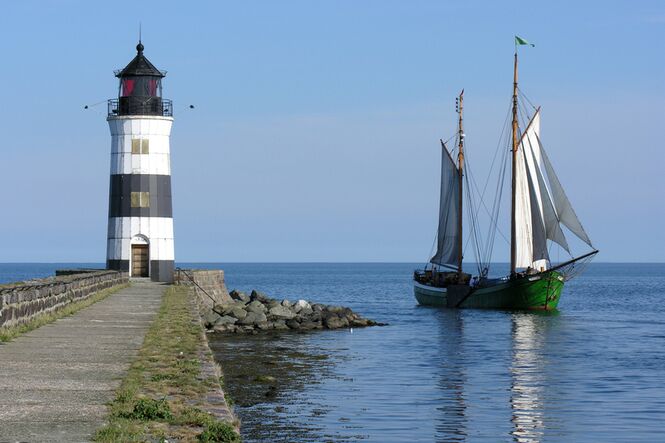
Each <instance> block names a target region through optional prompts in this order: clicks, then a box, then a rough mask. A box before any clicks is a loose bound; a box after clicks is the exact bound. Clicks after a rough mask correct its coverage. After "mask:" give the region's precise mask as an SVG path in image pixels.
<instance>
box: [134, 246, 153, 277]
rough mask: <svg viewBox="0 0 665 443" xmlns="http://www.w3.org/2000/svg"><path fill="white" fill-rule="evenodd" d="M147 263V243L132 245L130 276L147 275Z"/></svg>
mask: <svg viewBox="0 0 665 443" xmlns="http://www.w3.org/2000/svg"><path fill="white" fill-rule="evenodd" d="M148 265H149V257H148V245H132V277H148V276H149V268H148Z"/></svg>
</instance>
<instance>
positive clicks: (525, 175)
mask: <svg viewBox="0 0 665 443" xmlns="http://www.w3.org/2000/svg"><path fill="white" fill-rule="evenodd" d="M513 79H514V80H513V96H512V125H511V126H512V128H511V129H512V138H511V147H510V154H511V158H512V159H511V165H512V167H511V223H510V224H511V233H510V234H511V235H510V273H509V274H508V275H507V276H505V277H503V278H489V277H488V270H489V258H488V259H487V261H486V262H485V265H486V266H484V267H483V266H482V265H483V263H481V260H477V261H478V262H479V270H478V271H479V274H478V275H477V276H475V277H473V278H472V276H471V274H468V273H465V272H464V271H463V270H462V259H463V250H464V245H463V236H462V228H463V223H462V219H463V195H464V193H463V191H464V188H465V186H464V184H465V157H464V140H465V134H464V131H463V109H464V106H463V105H464V91H462V93H461V94H460V96H459V97H458V99H457V112H458V115H459V119H458V131H457V141H458V149H457V162H455V161H454V160H453V155H452V153H451V152H450V151H449V150H448V147H447V146H446V144H445V143H444V142H443V141H441V145H442V159H441V194H440V201H439V205H440V207H439V226H438V233H437V241H436V245H437V249H436V253H435V254H434V255H433V256H432V258H431V259H430V261H429V263H428V264H427V265H426V266H425V268H424V269H421V270H417V271H415V272H414V295H415V297H416V300H417V301H418V303H420V304H421V305H433V306H446V307H449V308H486V309H516V310H554V309H556V307H557V305H558V303H559V300H560V297H561V290H562V289H563V285H564V283H565V282H566V281H567V280H568V279H570V278H572V276H574V275H575V274H576V273H577V272H578V270H579V269H580V267H581V265H582V264H584V263H588V262H589V261H590V260H591V258H592V257H593V256H594V255H595V254H597V253H598V250H597V249H595V248H594V247H593V245H592V243H591V240H590V239H589V236H588V235H587V233H586V232H585V230H584V228H583V227H582V224H581V223H580V221H579V219H578V217H577V215H576V214H575V211H574V210H573V207H572V205H571V204H570V200H569V199H568V197H567V195H566V193H565V192H564V190H563V187H562V186H561V183H560V181H559V179H558V177H557V175H556V173H555V172H554V168H553V167H552V163H551V162H550V160H549V158H548V156H547V154H546V152H545V150H544V148H543V145H542V143H541V140H540V108H534V109H535V112H534V113H533V115H532V116H531V117H530V119H529V120H528V124H527V125H526V127H525V129H524V130H523V131H522V130H521V129H520V126H519V122H518V87H517V48H516V50H515V60H514V72H513ZM466 187H467V188H468V187H469V185H468V181H467V186H466ZM468 192H469V190H467V195H468ZM470 214H471V215H473V214H474V211H473V210H472V211H471V212H470ZM475 214H477V212H475ZM492 214H493V215H495V216H498V209H497V210H496V212H493V213H492ZM493 223H495V225H494V228H495V229H496V220H494V221H493ZM562 226H564V227H566V228H567V230H568V231H569V232H571V233H572V234H573V235H574V236H575V237H577V238H579V239H580V240H581V241H582V242H583V243H584V244H586V245H587V246H588V247H589V248H591V251H590V252H586V253H584V254H582V255H579V256H577V257H575V256H573V255H572V254H571V253H570V250H571V249H570V247H569V244H568V241H567V240H566V236H565V235H564V232H563V230H562ZM548 242H549V243H548ZM552 243H556V244H557V245H559V246H560V247H561V248H563V249H564V250H565V251H567V252H568V254H570V256H571V258H570V260H567V261H565V262H563V263H559V264H553V263H552V262H551V261H550V256H549V251H548V247H549V246H551V245H552ZM585 248H586V246H585ZM477 258H478V257H477Z"/></svg>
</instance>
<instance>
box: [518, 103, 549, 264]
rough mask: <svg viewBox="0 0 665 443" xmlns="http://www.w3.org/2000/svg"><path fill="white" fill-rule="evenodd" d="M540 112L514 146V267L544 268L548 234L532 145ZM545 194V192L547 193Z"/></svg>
mask: <svg viewBox="0 0 665 443" xmlns="http://www.w3.org/2000/svg"><path fill="white" fill-rule="evenodd" d="M539 133H540V112H536V114H535V115H534V116H533V118H532V119H531V122H529V125H528V126H527V129H526V131H524V133H523V134H522V138H521V139H520V142H519V144H518V146H517V161H516V164H515V230H516V237H515V242H516V244H515V249H516V252H517V257H516V262H515V266H516V267H517V268H528V267H531V268H538V269H540V268H543V267H544V266H543V265H544V263H546V262H547V260H548V259H549V257H548V255H547V241H546V238H547V234H546V229H545V222H544V217H543V202H542V197H543V193H542V192H541V190H540V183H539V180H538V174H539V167H538V164H537V156H535V155H534V153H533V149H532V146H533V145H534V144H537V143H538V141H537V140H538V138H537V137H538V134H539ZM546 196H547V195H546Z"/></svg>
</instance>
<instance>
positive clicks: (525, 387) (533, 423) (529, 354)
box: [510, 314, 545, 443]
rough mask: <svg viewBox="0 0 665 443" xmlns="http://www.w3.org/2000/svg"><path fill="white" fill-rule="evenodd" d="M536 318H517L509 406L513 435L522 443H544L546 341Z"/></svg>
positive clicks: (521, 316)
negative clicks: (544, 347)
mask: <svg viewBox="0 0 665 443" xmlns="http://www.w3.org/2000/svg"><path fill="white" fill-rule="evenodd" d="M534 320H537V317H536V316H535V315H533V314H514V315H513V318H512V322H513V331H512V332H513V364H512V366H511V368H510V373H511V376H512V384H511V387H510V392H511V396H510V404H511V407H512V412H513V415H512V421H513V424H514V426H515V427H514V429H513V431H512V435H513V436H514V437H515V441H517V442H520V443H522V442H523V443H536V442H539V441H541V440H542V438H543V434H544V430H545V423H544V418H543V415H544V407H543V389H544V386H545V383H544V381H545V380H544V378H545V369H544V366H545V362H544V357H543V355H542V349H543V346H544V340H545V337H544V336H543V335H542V334H541V333H539V331H538V327H537V324H536V322H535V321H534Z"/></svg>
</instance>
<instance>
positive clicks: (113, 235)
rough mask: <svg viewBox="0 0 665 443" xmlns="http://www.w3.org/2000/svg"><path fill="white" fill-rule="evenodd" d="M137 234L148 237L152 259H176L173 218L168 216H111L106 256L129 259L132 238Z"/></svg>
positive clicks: (110, 258)
mask: <svg viewBox="0 0 665 443" xmlns="http://www.w3.org/2000/svg"><path fill="white" fill-rule="evenodd" d="M137 235H143V236H145V237H147V238H148V241H149V244H150V257H151V258H150V259H151V260H174V257H175V254H174V242H173V219H172V218H166V217H112V218H110V219H109V229H108V245H107V255H106V258H107V259H109V260H129V259H130V255H131V247H130V246H131V240H132V238H133V237H134V236H137Z"/></svg>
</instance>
